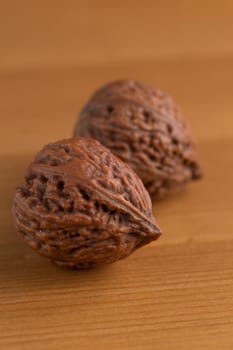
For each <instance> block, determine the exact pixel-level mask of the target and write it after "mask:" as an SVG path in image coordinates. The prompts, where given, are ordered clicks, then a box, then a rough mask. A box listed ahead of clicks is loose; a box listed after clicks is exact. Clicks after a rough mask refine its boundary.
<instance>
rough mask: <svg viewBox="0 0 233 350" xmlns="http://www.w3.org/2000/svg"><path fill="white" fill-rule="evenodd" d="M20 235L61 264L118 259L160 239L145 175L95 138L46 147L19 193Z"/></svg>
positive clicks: (16, 203) (91, 263)
mask: <svg viewBox="0 0 233 350" xmlns="http://www.w3.org/2000/svg"><path fill="white" fill-rule="evenodd" d="M13 213H14V216H15V221H16V227H17V229H18V232H19V233H20V235H21V236H22V237H23V239H24V240H25V241H26V243H28V244H29V246H31V247H32V248H33V249H35V250H36V251H37V252H39V253H40V254H42V255H44V256H46V257H48V258H50V259H51V260H53V261H54V262H56V263H57V264H60V265H64V266H67V267H70V268H88V267H92V266H95V265H99V264H106V263H112V262H114V261H116V260H119V259H122V258H125V257H126V256H128V255H130V254H131V253H132V252H133V251H134V250H135V249H136V248H139V247H141V246H143V245H145V244H147V243H149V242H150V241H152V240H155V239H157V238H158V237H159V235H160V232H159V229H158V227H157V225H156V222H155V220H154V218H153V216H152V213H151V201H150V198H149V195H148V193H147V191H146V190H145V188H144V186H143V184H142V182H141V180H140V179H139V178H138V176H137V175H136V174H135V173H134V172H133V171H132V170H131V168H130V167H129V166H128V165H126V164H124V163H123V162H122V161H121V160H120V159H118V158H117V157H115V156H114V155H113V154H112V153H111V152H110V151H109V150H108V149H106V148H105V147H104V146H102V145H101V144H100V143H99V142H97V141H95V140H88V139H84V138H77V139H70V140H63V141H60V142H56V143H51V144H49V145H47V146H45V147H44V148H43V149H42V151H41V152H39V153H38V155H37V156H36V158H35V160H34V161H33V162H32V163H31V165H30V166H29V168H28V171H27V174H26V180H25V183H24V184H23V185H22V186H20V187H18V189H17V190H16V193H15V198H14V204H13Z"/></svg>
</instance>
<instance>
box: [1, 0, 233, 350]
mask: <svg viewBox="0 0 233 350" xmlns="http://www.w3.org/2000/svg"><path fill="white" fill-rule="evenodd" d="M1 7H2V8H1V11H0V42H1V46H0V96H1V100H0V101H1V102H0V121H1V124H0V125H1V138H0V164H1V171H0V193H1V198H0V225H1V226H0V228H1V229H0V252H1V254H0V348H1V349H4V350H5V349H12V350H31V349H33V350H42V349H43V350H44V349H46V350H47V349H48V350H53V349H54V350H60V349H65V350H67V349H69V350H73V349H80V350H87V349H88V350H93V349H101V350H103V349H111V350H118V349H121V350H125V349H127V350H128V349H139V350H141V349H143V350H144V349H157V350H168V349H175V350H176V349H177V350H178V349H179V350H182V349H184V350H187V349H189V350H190V349H198V350H200V349H216V350H219V349H227V350H229V349H232V348H233V296H232V290H233V266H232V261H233V213H232V209H233V208H232V207H233V205H232V204H233V104H232V101H233V97H232V96H233V59H232V57H233V42H232V36H233V24H232V13H233V5H232V2H231V1H227V0H224V1H220V0H219V1H214V0H212V1H205V2H203V1H195V2H194V1H190V2H188V1H170V2H169V1H168V2H165V1H162V0H161V1H143V7H142V3H141V2H139V1H138V2H137V1H128V0H125V1H117V3H113V2H111V1H106V0H105V1H98V2H97V1H93V2H89V1H86V2H82V3H81V2H80V3H79V1H51V0H50V1H45V0H44V1H35V2H31V1H25V0H23V1H17V0H15V1H8V2H7V1H6V2H5V4H2V5H1ZM122 77H132V78H136V79H139V80H143V81H145V82H148V83H150V84H152V85H154V86H158V87H160V88H162V89H164V90H165V91H167V92H169V93H170V94H172V95H173V97H174V98H175V99H176V100H177V102H178V103H179V104H180V105H181V106H182V109H183V112H184V114H185V115H186V118H187V120H188V122H189V123H190V125H191V127H192V130H193V133H194V135H195V136H196V141H197V145H198V151H199V154H200V158H201V161H202V164H203V168H204V170H205V178H204V179H203V180H202V181H200V182H196V183H193V184H190V185H189V186H187V188H186V189H185V190H184V191H183V192H182V193H180V194H177V195H176V196H173V197H170V198H167V199H166V200H164V201H162V202H159V203H154V206H153V208H154V209H153V210H154V215H155V216H156V218H157V220H158V222H159V224H160V226H161V227H162V229H163V232H164V235H163V236H162V237H161V238H160V239H159V241H157V242H155V243H152V244H151V245H149V246H147V247H145V248H143V249H141V250H139V251H137V252H136V253H135V254H133V255H132V256H131V257H129V258H128V259H126V260H123V261H120V262H118V263H116V264H113V265H111V266H106V267H104V268H101V269H96V270H92V271H82V272H74V271H72V272H70V271H66V270H63V269H59V268H57V267H55V266H53V265H52V264H50V263H49V262H48V261H47V260H46V259H43V258H42V257H40V256H37V255H36V254H35V253H34V252H33V251H31V250H30V249H29V248H27V246H25V245H24V243H23V242H22V241H21V240H20V239H19V238H18V237H17V236H16V234H15V229H14V225H13V221H12V215H11V210H10V209H11V202H12V196H13V192H14V188H15V186H16V185H17V184H18V183H19V182H20V181H21V180H22V178H23V174H24V171H25V167H26V166H27V164H28V163H29V162H30V160H31V159H32V158H33V156H34V154H35V152H36V151H38V150H39V149H40V147H41V146H42V145H43V144H45V143H48V142H50V141H54V140H58V139H61V138H64V137H69V136H70V135H71V132H72V128H73V125H74V122H75V119H76V115H77V112H78V111H79V109H80V108H81V106H82V105H83V104H84V103H85V101H86V100H87V98H88V97H89V95H90V93H92V92H93V90H94V89H95V88H96V87H98V86H100V85H101V84H103V83H105V82H107V81H110V80H113V79H116V78H122Z"/></svg>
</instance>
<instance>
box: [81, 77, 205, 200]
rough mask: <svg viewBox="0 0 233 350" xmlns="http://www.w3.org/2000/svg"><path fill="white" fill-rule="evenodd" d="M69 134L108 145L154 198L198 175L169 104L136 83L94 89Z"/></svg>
mask: <svg viewBox="0 0 233 350" xmlns="http://www.w3.org/2000/svg"><path fill="white" fill-rule="evenodd" d="M74 136H85V137H90V138H94V139H97V140H98V141H100V142H101V143H102V144H103V145H105V146H106V147H108V148H109V149H110V150H111V151H112V152H113V153H114V154H115V155H117V156H118V157H119V158H121V159H122V160H123V161H124V162H126V163H127V164H129V165H130V166H131V167H132V168H133V169H134V170H135V172H136V173H137V174H138V175H139V176H140V178H141V179H142V181H143V183H144V185H145V187H146V188H147V190H148V192H149V193H150V195H151V196H152V197H153V198H161V197H164V196H165V195H166V194H167V193H170V192H176V191H178V190H179V189H181V188H182V187H183V185H184V184H185V183H186V182H187V181H189V180H191V179H198V178H199V177H201V169H200V166H199V164H198V161H197V156H196V152H195V149H194V145H193V142H192V139H191V135H190V132H189V130H188V128H187V125H186V124H185V122H184V120H183V119H182V117H181V114H180V111H179V110H178V108H177V106H176V105H175V103H174V102H173V100H172V99H171V98H170V97H169V96H168V95H166V94H164V93H163V92H162V91H160V90H156V89H153V88H151V87H149V86H147V85H144V84H141V83H138V82H135V81H131V80H125V81H116V82H113V83H111V84H108V85H106V86H104V87H103V88H101V89H100V90H98V91H97V92H96V93H95V94H94V95H93V96H92V97H91V99H90V101H89V103H88V104H87V105H86V106H85V107H84V109H83V110H82V112H81V114H80V117H79V119H78V122H77V124H76V127H75V131H74Z"/></svg>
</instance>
